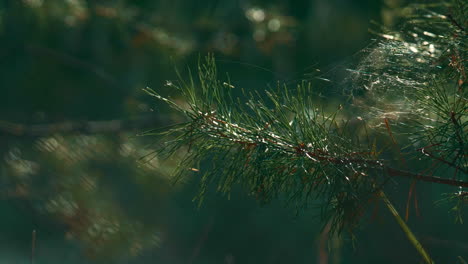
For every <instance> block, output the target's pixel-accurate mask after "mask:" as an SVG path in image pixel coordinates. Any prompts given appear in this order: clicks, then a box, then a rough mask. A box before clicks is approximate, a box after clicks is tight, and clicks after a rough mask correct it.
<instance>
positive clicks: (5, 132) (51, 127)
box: [0, 116, 169, 137]
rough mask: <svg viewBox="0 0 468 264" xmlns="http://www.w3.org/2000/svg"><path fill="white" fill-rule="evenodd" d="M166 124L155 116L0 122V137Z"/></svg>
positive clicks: (43, 135)
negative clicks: (82, 120) (47, 122)
mask: <svg viewBox="0 0 468 264" xmlns="http://www.w3.org/2000/svg"><path fill="white" fill-rule="evenodd" d="M168 123H169V120H168V119H165V118H161V117H155V116H153V117H149V118H140V119H127V120H118V119H116V120H106V121H87V122H60V123H49V124H40V125H26V124H18V123H11V122H7V121H2V120H0V136H9V137H46V136H52V135H54V134H109V133H118V132H125V131H133V130H141V129H149V128H154V127H155V126H163V125H167V124H168Z"/></svg>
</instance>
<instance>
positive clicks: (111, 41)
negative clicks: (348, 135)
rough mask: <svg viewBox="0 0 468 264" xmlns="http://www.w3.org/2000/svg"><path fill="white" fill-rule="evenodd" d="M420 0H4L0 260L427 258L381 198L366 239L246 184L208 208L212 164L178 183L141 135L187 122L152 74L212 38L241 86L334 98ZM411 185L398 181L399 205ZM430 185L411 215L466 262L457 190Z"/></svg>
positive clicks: (164, 81)
mask: <svg viewBox="0 0 468 264" xmlns="http://www.w3.org/2000/svg"><path fill="white" fill-rule="evenodd" d="M406 4H408V3H405V1H397V0H394V1H392V0H386V1H370V0H369V1H364V0H361V1H358V0H356V1H343V0H333V1H325V0H310V1H294V2H293V1H223V0H212V1H203V4H201V3H199V2H197V1H190V2H188V1H182V0H175V1H170V2H169V1H84V0H68V1H47V0H23V1H14V0H11V1H9V0H6V1H2V3H0V91H1V94H0V155H1V160H0V197H1V200H0V204H1V206H0V208H1V210H2V214H1V215H2V217H1V218H0V223H1V225H0V233H1V236H0V262H1V263H29V262H30V261H31V257H33V259H34V262H35V263H362V262H364V263H374V262H378V263H414V262H417V261H418V260H419V256H418V253H417V252H416V251H415V250H414V249H413V247H412V245H411V244H410V243H409V242H408V241H407V240H406V238H405V237H404V234H403V233H402V231H401V230H399V228H398V226H397V224H396V223H395V222H394V220H393V219H392V218H391V216H390V215H389V214H388V213H387V212H385V210H383V209H380V210H379V209H376V210H375V211H376V212H377V213H376V215H375V216H374V217H372V219H369V220H368V221H366V222H364V223H363V224H362V226H361V227H360V228H359V229H358V230H355V236H356V240H355V241H352V240H351V239H350V237H348V236H346V235H343V236H339V237H338V236H335V237H330V238H328V237H327V233H326V232H325V233H321V231H322V227H323V226H322V224H323V223H321V222H320V221H319V219H317V217H316V215H317V212H316V211H314V210H313V209H310V210H306V211H303V212H300V213H299V214H298V215H296V212H295V210H294V208H285V207H284V203H281V202H279V201H273V202H272V203H269V204H266V205H261V204H259V202H258V201H256V199H255V196H252V195H249V194H248V193H247V192H246V191H245V190H242V189H241V188H239V189H235V190H234V191H233V193H232V194H231V195H230V198H229V199H228V198H227V197H225V196H221V195H219V194H217V193H216V192H215V190H210V192H209V193H208V194H207V198H205V202H204V203H203V205H202V206H201V207H200V208H197V205H196V203H193V202H192V198H193V197H194V196H195V195H196V193H197V189H198V185H197V182H198V179H196V178H195V177H194V179H193V180H190V179H187V180H185V181H182V182H179V183H178V184H176V185H173V184H172V179H171V171H172V170H173V168H174V166H175V165H176V164H177V158H174V159H170V160H159V159H158V158H154V156H151V155H150V156H145V155H146V154H148V153H151V152H152V151H153V150H154V148H155V146H157V144H156V145H154V142H153V141H154V138H146V137H137V136H136V135H137V134H138V133H140V132H143V131H145V130H148V129H150V128H157V127H163V126H166V125H168V124H171V123H174V122H177V121H181V120H180V118H181V117H180V116H178V115H177V114H175V113H173V112H172V111H169V109H168V107H167V106H164V105H163V104H160V103H158V102H155V100H154V99H153V98H151V97H150V96H148V95H147V94H146V93H145V92H143V91H142V89H144V88H145V87H147V86H148V87H151V88H153V89H155V90H157V91H158V92H159V93H161V94H165V95H176V93H175V92H174V91H173V90H174V89H172V86H171V85H170V83H172V82H176V81H177V80H178V78H179V77H178V76H177V75H176V71H175V69H176V68H177V69H179V70H180V72H181V75H182V76H187V75H188V72H187V67H192V69H193V70H194V71H196V65H197V63H198V60H199V57H200V56H204V55H205V54H207V53H208V52H212V53H214V54H215V56H216V59H217V65H218V68H219V71H220V72H222V73H224V72H227V73H229V76H230V78H231V81H232V83H233V84H234V85H235V87H242V88H244V89H245V90H253V89H263V88H264V87H267V86H268V85H270V86H275V85H276V83H277V81H280V82H284V83H287V84H288V85H291V86H295V85H296V84H297V83H300V82H301V81H302V80H310V81H313V83H314V85H316V86H317V87H321V88H324V89H323V92H322V94H321V96H323V98H326V100H327V101H329V102H330V103H329V105H330V106H334V105H335V104H334V100H335V99H334V98H338V97H339V96H341V94H340V93H339V91H340V89H343V87H345V86H347V85H348V86H349V85H351V84H350V83H349V80H348V79H347V78H346V76H347V74H349V72H348V71H347V69H349V68H352V65H353V63H355V62H357V61H359V60H361V59H362V56H365V54H364V53H363V52H362V51H363V50H365V49H366V48H367V47H371V46H372V45H373V43H374V41H375V39H376V38H378V35H377V34H375V32H379V31H380V30H381V29H382V26H383V27H385V28H389V29H395V28H397V27H398V25H399V23H398V22H399V14H400V12H401V8H402V7H404V6H405V5H406ZM373 22H375V23H373ZM168 84H169V85H168ZM199 169H200V168H193V170H199ZM405 183H406V184H405ZM409 186H410V184H408V183H407V182H402V183H400V184H396V185H395V187H394V189H393V192H392V193H391V194H390V195H391V197H392V200H394V202H395V204H396V205H397V208H398V209H399V211H400V212H405V211H406V210H407V208H409V207H408V206H407V200H408V192H409V190H410V187H409ZM417 191H418V193H417V195H418V198H417V199H418V201H417V206H416V202H415V205H412V206H410V208H411V210H410V211H409V212H408V215H409V220H408V224H409V225H410V226H411V227H412V228H413V231H414V232H415V233H416V234H417V235H418V238H420V241H421V242H422V243H423V244H424V245H425V246H426V248H427V249H428V251H429V252H431V254H432V256H433V258H434V259H436V260H443V262H449V261H452V263H453V261H455V260H456V256H463V253H464V252H465V253H466V252H468V242H467V241H466V237H467V235H468V231H467V229H466V228H463V226H462V225H460V224H454V219H455V217H454V215H453V214H451V213H450V210H451V208H452V207H451V206H450V205H448V204H439V205H438V206H435V205H434V204H435V202H436V201H437V200H440V199H442V198H443V197H441V196H440V193H443V192H450V191H451V189H447V188H446V187H440V186H435V185H421V186H418V189H417ZM323 234H325V235H323ZM31 244H33V245H31ZM329 249H330V250H331V251H329ZM31 255H33V256H31Z"/></svg>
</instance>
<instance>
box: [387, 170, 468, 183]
mask: <svg viewBox="0 0 468 264" xmlns="http://www.w3.org/2000/svg"><path fill="white" fill-rule="evenodd" d="M385 170H386V171H387V173H388V174H389V175H390V176H399V177H406V178H411V179H416V180H420V181H426V182H432V183H439V184H446V185H452V186H457V187H466V188H468V182H466V181H459V180H453V179H444V178H440V177H436V176H427V175H422V174H416V173H412V172H409V171H403V170H398V169H394V168H391V167H386V168H385Z"/></svg>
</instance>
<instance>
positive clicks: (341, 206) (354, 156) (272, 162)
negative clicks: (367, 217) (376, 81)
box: [146, 56, 383, 230]
mask: <svg viewBox="0 0 468 264" xmlns="http://www.w3.org/2000/svg"><path fill="white" fill-rule="evenodd" d="M199 73H200V74H199V81H198V82H197V84H195V81H193V79H192V78H191V79H190V81H189V82H185V83H183V82H181V84H182V85H181V86H177V87H176V86H175V85H174V87H176V88H177V89H179V90H180V91H182V94H183V95H185V96H186V99H187V103H188V109H187V110H184V109H182V108H181V107H180V106H174V105H176V103H175V102H173V101H171V100H169V99H166V98H163V97H161V96H160V95H158V94H157V93H156V92H155V91H153V90H151V89H146V91H147V92H148V93H149V94H150V95H153V96H155V97H156V98H158V99H160V100H162V101H164V102H166V103H168V104H170V105H172V106H174V108H175V109H177V110H179V111H180V112H181V113H183V114H184V115H185V116H186V117H187V119H188V120H189V121H188V122H187V123H184V124H181V125H180V126H179V127H178V128H176V129H173V130H170V131H168V132H167V133H166V135H167V136H171V137H173V138H174V139H173V140H172V141H169V142H168V144H167V145H166V147H165V148H163V149H162V151H161V152H165V153H166V154H171V153H173V152H175V151H177V150H178V149H181V148H182V147H183V146H188V149H189V151H188V152H187V154H186V156H185V158H184V159H183V160H182V162H181V165H180V167H179V171H178V174H179V177H181V176H182V175H183V174H185V173H186V172H187V171H188V169H189V168H193V167H197V166H199V165H201V166H202V167H201V169H200V170H201V172H202V173H203V176H202V177H201V188H200V193H199V195H198V197H197V198H198V199H199V200H200V201H202V200H203V195H204V193H205V192H206V189H207V188H208V186H209V185H210V184H215V185H216V186H217V190H218V191H220V192H222V193H224V194H229V192H230V190H231V189H232V187H233V186H234V185H235V184H241V185H243V186H245V187H246V188H247V190H248V191H249V193H250V194H252V195H254V196H255V197H256V198H257V199H258V200H260V201H261V202H268V201H270V200H271V199H274V198H278V197H281V198H284V199H286V200H287V201H288V202H290V203H294V204H296V205H297V206H299V207H305V206H307V204H308V203H310V202H311V201H313V202H318V203H319V204H320V206H321V207H322V211H323V214H322V216H323V217H324V218H327V219H333V220H332V221H333V223H334V225H333V226H334V227H336V229H337V230H341V229H342V228H343V227H345V226H352V225H354V224H355V223H356V220H357V218H358V217H359V216H360V215H359V213H358V212H361V211H362V210H361V209H362V208H363V204H365V201H366V200H368V199H369V197H370V196H372V195H374V192H375V185H376V184H377V181H376V180H375V179H372V180H369V173H370V171H371V170H377V169H381V168H382V165H383V164H382V163H381V161H380V160H379V159H378V158H377V156H376V154H375V152H373V151H372V150H370V149H369V148H368V147H367V146H360V145H358V144H357V143H356V142H353V141H352V140H350V139H347V138H346V137H343V131H342V129H341V128H340V127H339V126H338V125H337V121H336V113H334V114H331V115H327V114H325V113H324V111H323V110H321V108H320V107H317V105H316V104H315V103H314V101H313V96H312V94H313V93H312V91H311V87H310V85H309V84H307V83H302V84H300V85H298V86H297V87H296V89H295V92H290V91H288V89H285V88H284V87H279V88H277V90H276V91H272V90H271V89H270V90H267V91H265V95H264V96H261V95H260V93H249V94H247V93H244V94H243V96H244V97H247V98H250V99H248V100H246V103H242V100H241V99H234V97H233V96H232V90H233V89H237V88H233V87H234V86H233V85H232V84H230V83H229V82H221V81H219V80H218V79H217V74H216V65H215V62H214V58H213V56H208V57H207V58H206V61H205V63H204V64H201V65H200V66H199ZM197 170H198V169H197Z"/></svg>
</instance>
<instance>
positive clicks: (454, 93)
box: [144, 1, 468, 262]
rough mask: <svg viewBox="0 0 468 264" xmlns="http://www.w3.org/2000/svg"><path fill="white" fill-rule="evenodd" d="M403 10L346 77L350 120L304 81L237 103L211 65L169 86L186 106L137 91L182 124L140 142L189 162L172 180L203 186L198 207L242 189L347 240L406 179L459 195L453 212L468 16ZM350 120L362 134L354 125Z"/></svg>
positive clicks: (445, 6)
mask: <svg viewBox="0 0 468 264" xmlns="http://www.w3.org/2000/svg"><path fill="white" fill-rule="evenodd" d="M403 11H404V13H403V15H404V17H405V21H404V23H403V26H402V29H401V31H390V30H386V29H383V33H379V35H380V36H381V37H382V38H381V40H379V41H378V42H377V43H376V44H375V45H374V46H372V47H370V48H368V49H366V50H364V51H363V53H362V54H363V55H364V56H363V58H362V60H361V61H360V63H359V64H358V65H357V66H356V67H355V68H353V69H349V72H350V76H349V78H348V81H350V82H351V84H352V85H351V86H350V87H345V88H343V90H344V91H345V94H346V95H347V96H348V98H349V100H350V102H351V106H352V107H354V110H353V111H354V113H359V117H357V118H356V117H355V116H354V117H351V118H350V117H346V115H345V114H344V113H342V111H341V110H342V109H341V107H340V108H339V109H338V110H337V111H336V112H334V113H331V114H329V113H326V111H325V110H324V107H323V105H320V103H319V101H318V100H316V98H317V96H316V95H317V93H314V91H313V89H312V86H311V85H310V84H309V83H307V82H303V83H301V84H299V85H298V86H297V87H295V88H294V89H291V88H288V87H286V86H282V85H278V87H276V88H275V89H267V90H266V91H265V92H264V93H262V92H246V91H242V95H241V96H240V97H235V96H234V95H233V91H234V90H238V89H240V88H238V87H236V86H235V84H233V83H231V82H230V81H229V78H227V81H225V82H223V81H221V80H219V79H218V74H217V69H216V65H215V60H214V58H213V56H208V57H207V58H206V60H205V62H204V63H202V64H200V66H199V68H198V73H199V74H198V75H199V79H198V80H194V79H193V77H192V76H191V77H190V78H189V79H188V80H187V81H185V80H183V78H181V80H180V81H179V82H178V83H172V82H169V83H168V84H167V85H169V86H171V87H174V88H176V89H178V90H179V91H180V92H181V94H182V95H183V98H184V99H185V100H186V105H185V104H180V103H177V102H176V101H174V100H171V99H168V98H165V97H162V96H161V95H159V94H158V93H157V92H156V91H154V90H152V89H149V88H147V89H145V91H146V92H147V93H148V94H150V95H152V96H154V97H156V98H158V99H159V100H162V101H164V102H166V103H168V104H169V105H170V106H172V107H173V108H174V109H176V110H177V111H179V112H181V113H182V114H184V115H185V116H186V118H187V120H188V121H187V122H185V123H182V124H177V125H175V126H173V127H170V128H167V129H164V130H163V131H162V132H161V131H156V130H154V131H149V132H147V133H144V135H165V136H167V137H168V138H170V139H169V140H168V141H167V142H166V143H165V145H164V146H163V147H162V148H161V150H158V151H157V152H158V153H159V154H165V155H171V154H173V153H175V152H178V151H184V152H186V155H185V158H184V159H183V160H182V161H181V163H180V165H179V168H178V175H179V178H180V177H181V176H182V175H185V174H187V173H191V174H196V175H198V174H199V175H200V178H201V187H200V193H199V195H198V196H197V198H198V199H199V200H200V201H202V199H203V195H204V193H205V192H206V190H207V188H208V187H209V186H210V185H215V186H216V188H217V190H218V191H220V192H222V193H225V194H229V192H230V190H231V189H232V187H233V186H234V185H235V184H241V185H243V186H245V188H247V190H248V191H249V193H251V194H252V195H254V196H255V197H256V198H257V199H258V200H260V201H262V202H268V201H270V200H271V199H274V198H284V199H286V201H287V202H291V203H295V204H297V205H298V206H299V207H300V208H305V207H307V206H308V205H310V204H313V205H318V206H320V208H321V211H320V212H321V217H322V219H323V221H324V222H325V223H331V227H332V230H334V231H338V232H339V231H342V230H350V231H352V229H353V227H355V226H356V224H357V223H358V220H359V219H360V217H361V216H362V215H363V213H364V209H365V208H366V206H367V205H368V204H369V203H370V202H372V201H374V200H376V199H378V198H381V197H385V196H382V195H381V194H382V193H381V191H382V190H383V188H384V187H385V183H387V182H388V181H389V180H392V179H393V178H395V177H398V176H403V177H410V178H412V179H414V180H420V181H428V182H433V183H438V184H447V185H451V186H455V190H454V194H453V195H451V197H452V198H456V199H458V201H459V202H458V203H457V209H460V205H462V204H463V203H466V197H468V196H467V195H466V192H465V191H464V189H463V187H468V178H467V170H468V163H467V162H468V161H467V154H466V152H467V148H466V144H467V140H468V136H467V133H466V129H467V126H468V119H467V113H466V112H467V106H468V104H467V91H466V85H467V81H468V80H467V77H466V70H465V69H466V67H467V59H466V55H467V52H468V49H467V48H468V46H467V31H466V28H467V26H468V25H467V22H468V20H467V16H466V13H467V11H468V6H467V5H466V4H465V3H463V2H461V1H453V2H450V3H446V2H444V3H437V4H418V5H411V6H409V7H407V8H406V9H404V10H403ZM343 104H345V102H343ZM353 119H357V120H360V121H361V122H360V123H359V125H358V126H354V125H350V121H351V120H353ZM357 131H364V133H358V132H357ZM382 133H384V135H385V137H387V140H386V142H383V141H382V140H381V138H382V135H381V134H382ZM379 135H380V136H379ZM388 142H390V143H388ZM395 148H396V149H397V150H398V151H397V152H395V151H392V149H393V150H394V149H395ZM395 153H396V154H395ZM421 167H424V168H425V169H424V170H420V169H418V168H421ZM412 168H415V169H412ZM385 199H386V198H385ZM460 201H461V202H460ZM387 202H388V203H389V201H388V200H386V203H387ZM395 217H397V218H399V216H395ZM399 220H401V218H399ZM401 225H402V227H403V225H405V224H404V222H403V221H401ZM403 229H405V228H404V227H403ZM408 231H409V229H408ZM405 232H406V231H405ZM409 232H410V231H409ZM407 235H408V237H410V236H411V235H412V234H409V233H408V232H407ZM413 237H414V236H413ZM416 242H417V241H416ZM416 242H415V243H414V244H415V245H416ZM416 247H418V246H416ZM418 250H419V251H420V253H421V254H422V255H423V256H424V254H425V252H424V250H422V251H421V250H420V249H419V248H418ZM426 255H427V254H426ZM424 258H425V260H426V262H432V261H431V260H430V258H429V257H428V256H424Z"/></svg>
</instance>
